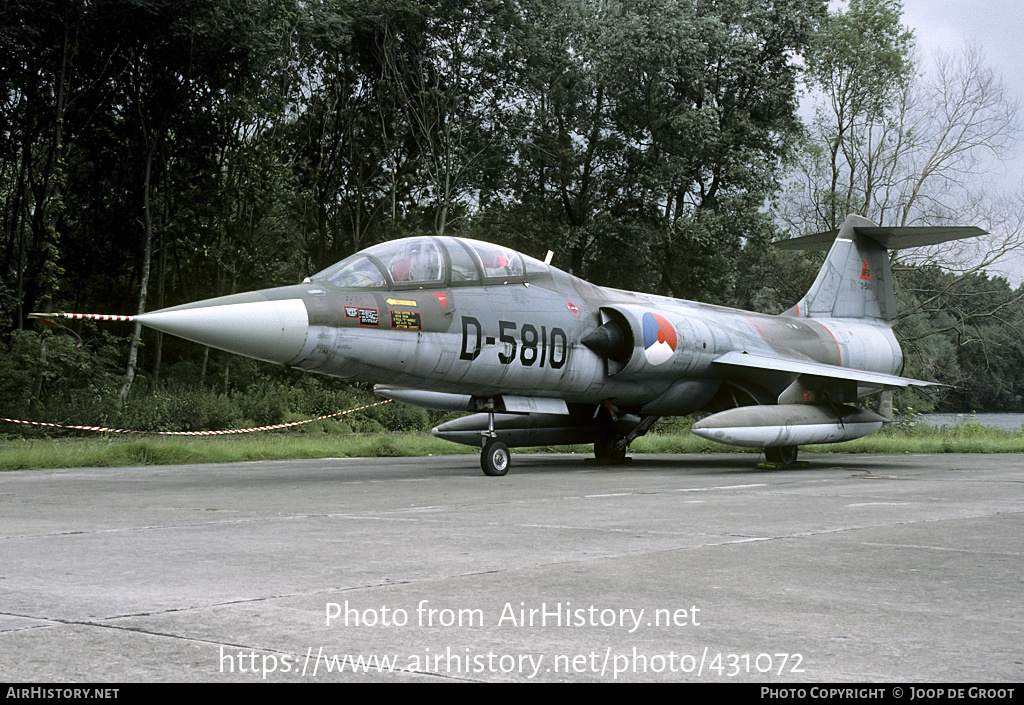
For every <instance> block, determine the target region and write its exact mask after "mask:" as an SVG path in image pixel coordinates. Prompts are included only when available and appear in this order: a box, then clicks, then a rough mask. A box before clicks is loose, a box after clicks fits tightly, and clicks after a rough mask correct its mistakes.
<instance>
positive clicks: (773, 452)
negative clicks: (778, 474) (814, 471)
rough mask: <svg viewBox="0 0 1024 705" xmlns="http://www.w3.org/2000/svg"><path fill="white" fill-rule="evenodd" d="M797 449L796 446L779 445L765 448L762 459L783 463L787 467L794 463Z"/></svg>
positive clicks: (778, 463) (777, 463)
mask: <svg viewBox="0 0 1024 705" xmlns="http://www.w3.org/2000/svg"><path fill="white" fill-rule="evenodd" d="M798 452H799V449H798V448H797V447H796V446H779V447H777V448H765V449H764V459H765V460H767V461H768V462H769V463H775V464H776V465H785V466H786V467H787V468H788V467H792V466H793V465H796V456H797V453H798Z"/></svg>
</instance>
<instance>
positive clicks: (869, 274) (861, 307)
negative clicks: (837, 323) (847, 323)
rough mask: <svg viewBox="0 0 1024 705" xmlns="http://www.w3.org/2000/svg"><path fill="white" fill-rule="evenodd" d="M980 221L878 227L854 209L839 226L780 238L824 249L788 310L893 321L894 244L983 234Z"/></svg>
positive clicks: (787, 245)
mask: <svg viewBox="0 0 1024 705" xmlns="http://www.w3.org/2000/svg"><path fill="white" fill-rule="evenodd" d="M984 234H985V231H984V230H982V229H981V228H975V227H959V226H956V227H892V228H885V227H879V226H877V225H875V224H874V223H872V222H871V221H870V220H868V219H867V218H862V217H861V216H859V215H851V216H848V217H847V218H846V220H845V221H844V222H843V225H842V227H840V228H839V230H831V231H829V232H824V233H817V234H815V235H807V236H804V237H797V238H792V239H790V240H783V241H782V242H779V243H776V245H777V246H778V247H780V248H781V249H784V250H825V249H827V250H828V251H829V252H828V256H827V257H825V263H824V264H823V265H822V267H821V270H820V271H819V272H818V276H817V278H816V279H815V280H814V284H813V285H812V286H811V288H810V289H809V290H808V292H807V293H806V294H805V295H804V297H803V298H802V299H800V301H799V303H797V305H796V306H795V307H793V308H792V309H790V310H789V311H787V312H786V313H787V314H788V315H793V316H799V317H802V318H865V319H873V320H879V321H884V322H886V323H888V324H889V325H892V324H893V323H895V322H896V320H897V312H896V294H895V291H894V288H893V281H892V270H891V269H890V267H889V250H899V249H905V248H909V247H924V246H927V245H938V244H940V243H943V242H949V241H951V240H963V239H965V238H970V237H977V236H978V235H984Z"/></svg>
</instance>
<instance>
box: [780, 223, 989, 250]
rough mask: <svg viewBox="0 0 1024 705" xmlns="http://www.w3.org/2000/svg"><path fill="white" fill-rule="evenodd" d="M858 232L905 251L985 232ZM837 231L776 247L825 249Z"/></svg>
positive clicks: (915, 229) (973, 229)
mask: <svg viewBox="0 0 1024 705" xmlns="http://www.w3.org/2000/svg"><path fill="white" fill-rule="evenodd" d="M854 231H855V232H856V233H857V234H858V235H864V236H865V237H869V238H871V239H872V240H874V241H875V242H877V243H878V244H879V245H881V246H882V247H884V248H885V249H887V250H904V249H907V248H911V247H926V246H928V245H939V244H941V243H943V242H949V241H950V240H965V239H967V238H970V237H978V236H979V235H985V234H986V233H987V232H988V231H986V230H982V229H981V228H976V227H971V226H950V227H944V226H935V227H931V226H912V227H904V228H880V227H878V226H871V227H866V226H860V227H855V228H854ZM838 234H839V231H838V230H829V231H828V232H824V233H815V234H814V235H804V236H803V237H794V238H790V239H788V240H779V241H778V242H776V243H775V246H776V247H778V248H779V249H781V250H827V249H829V248H830V247H832V243H833V242H834V241H835V239H836V236H837V235H838Z"/></svg>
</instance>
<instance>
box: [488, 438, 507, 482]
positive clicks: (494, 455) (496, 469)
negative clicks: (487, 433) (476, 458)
mask: <svg viewBox="0 0 1024 705" xmlns="http://www.w3.org/2000/svg"><path fill="white" fill-rule="evenodd" d="M510 465H512V454H511V453H509V451H508V446H507V445H505V444H504V443H502V442H501V441H488V442H487V445H485V446H484V449H483V451H482V452H481V453H480V469H481V470H483V471H484V475H487V476H488V477H502V476H503V475H506V474H508V469H509V466H510Z"/></svg>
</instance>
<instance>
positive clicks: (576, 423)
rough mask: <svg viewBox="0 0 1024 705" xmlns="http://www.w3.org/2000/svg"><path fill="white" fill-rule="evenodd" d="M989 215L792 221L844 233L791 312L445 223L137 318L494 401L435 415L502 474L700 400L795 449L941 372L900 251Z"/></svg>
mask: <svg viewBox="0 0 1024 705" xmlns="http://www.w3.org/2000/svg"><path fill="white" fill-rule="evenodd" d="M983 232H984V231H982V230H980V229H978V228H881V227H876V226H875V225H874V224H873V223H871V222H870V221H868V220H866V219H864V218H861V217H858V216H850V217H849V218H848V219H847V220H846V222H845V223H844V224H843V226H842V227H841V228H840V229H839V230H838V231H832V232H828V233H821V234H818V235H811V236H807V237H802V238H795V239H790V240H784V241H782V242H781V243H780V246H781V247H785V248H790V249H829V252H828V255H827V256H826V259H825V262H824V265H823V266H822V268H821V271H820V272H819V273H818V276H817V279H816V280H815V282H814V284H813V285H812V286H811V289H810V290H809V291H808V292H807V294H806V295H805V296H804V297H803V298H802V299H801V300H800V301H799V302H798V303H797V304H796V305H795V306H794V307H793V308H792V309H790V310H788V311H786V312H784V313H782V314H780V315H767V314H762V313H753V312H748V311H742V310H737V309H731V308H724V307H721V306H713V305H709V304H703V303H696V302H692V301H684V300H679V299H672V298H666V297H663V296H653V295H649V294H642V293H635V292H629V291H621V290H616V289H609V288H603V287H599V286H594V285H592V284H589V283H587V282H585V281H583V280H581V279H579V278H577V277H575V276H572V275H570V274H567V273H566V272H563V271H560V270H559V269H556V268H555V267H552V266H550V265H549V264H547V263H545V262H541V261H539V260H537V259H534V258H532V257H529V256H526V255H523V254H521V253H519V252H516V251H514V250H512V249H509V248H507V247H502V246H500V245H495V244H490V243H486V242H478V241H474V240H468V239H460V238H454V237H427V236H425V237H413V238H406V239H402V240H394V241H391V242H385V243H382V244H379V245H374V246H373V247H370V248H368V249H366V250H363V251H361V252H359V253H357V254H354V255H352V256H351V257H349V258H347V259H345V260H343V261H341V262H339V263H338V264H335V265H334V266H332V267H329V268H328V269H325V270H323V271H322V272H319V273H317V274H314V275H313V276H311V277H309V278H308V279H306V280H305V281H304V282H303V283H301V284H297V285H293V286H283V287H279V288H273V289H264V290H261V291H255V292H250V293H245V294H237V295H232V296H224V297H220V298H215V299H209V300H206V301H199V302H196V303H189V304H184V305H181V306H175V307H172V308H166V309H163V310H159V311H154V312H151V313H145V314H142V315H139V316H136V317H133V318H134V319H135V320H138V321H140V322H141V323H142V324H143V325H146V326H149V327H151V328H155V329H156V330H160V331H163V332H165V333H171V334H174V335H177V336H180V337H182V338H186V339H188V340H193V341H195V342H198V343H201V344H203V345H209V346H212V347H215V348H219V349H222V350H227V351H230V352H234V353H238V354H240V355H245V356H248V357H252V358H256V359H259V360H266V361H269V362H275V363H279V364H283V365H287V366H290V367H296V368H301V369H304V370H309V371H312V372H319V373H322V374H326V375H333V376H337V377H344V378H348V379H353V380H358V381H364V382H373V383H376V387H375V391H376V392H377V394H379V395H381V396H384V397H388V398H391V399H394V400H397V401H401V402H405V403H407V404H413V405H416V406H421V407H425V408H429V409H442V410H458V411H467V412H476V413H474V414H472V415H469V416H465V417H462V418H459V419H456V420H454V421H450V422H448V423H445V424H442V425H440V426H438V427H437V428H434V429H433V433H434V435H435V436H438V437H440V438H444V439H447V440H451V441H454V442H456V443H463V444H468V445H474V446H480V447H481V448H482V452H481V461H480V462H481V467H482V469H483V471H484V473H485V474H487V475H492V476H499V475H504V474H505V473H507V472H508V470H509V467H510V459H511V458H510V454H509V447H517V446H531V445H534V446H535V445H560V444H574V443H593V444H594V454H595V456H596V457H597V458H598V459H599V460H603V461H607V462H618V461H622V460H624V459H625V456H626V449H627V447H628V446H629V444H630V443H631V442H632V441H633V440H634V439H636V438H637V437H639V436H641V435H643V434H644V433H646V432H647V431H648V430H649V429H650V428H651V427H652V426H653V425H654V423H655V422H656V421H657V420H658V419H659V418H660V417H662V416H677V415H686V414H692V413H694V412H698V411H703V412H710V415H708V416H707V417H706V418H703V419H702V420H700V421H698V422H697V423H695V424H693V427H692V430H693V432H694V433H696V434H697V435H699V436H702V437H704V438H708V439H712V440H715V441H719V442H721V443H725V444H731V445H735V446H748V447H758V448H763V449H764V453H765V456H766V459H767V460H768V461H770V462H773V463H777V464H780V465H783V466H786V465H792V464H794V463H795V462H796V457H797V447H798V446H800V445H803V444H817V443H832V442H837V441H845V440H850V439H854V438H859V437H861V436H865V435H867V434H869V433H873V432H875V431H877V430H878V429H879V428H881V426H882V424H883V423H885V422H886V418H885V417H883V416H881V415H879V414H876V413H874V412H871V411H868V410H865V409H861V408H857V407H854V406H851V404H852V403H854V402H855V401H856V400H857V399H858V398H859V397H860V396H861V395H864V394H867V393H870V392H873V391H877V390H891V389H896V388H905V387H907V386H927V385H930V384H932V383H930V382H926V381H922V380H916V379H909V378H906V377H902V376H900V373H901V371H902V367H903V354H902V351H901V350H900V347H899V344H898V343H897V341H896V338H895V337H894V336H893V333H892V324H893V323H894V322H895V321H896V309H895V299H894V293H893V284H892V274H891V272H890V269H889V256H888V252H887V250H889V249H894V248H900V247H916V246H921V245H931V244H938V243H940V242H945V241H948V240H953V239H960V238H964V237H972V236H975V235H979V234H982V233H983ZM58 315H60V314H58ZM65 315H67V316H71V315H72V314H65Z"/></svg>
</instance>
